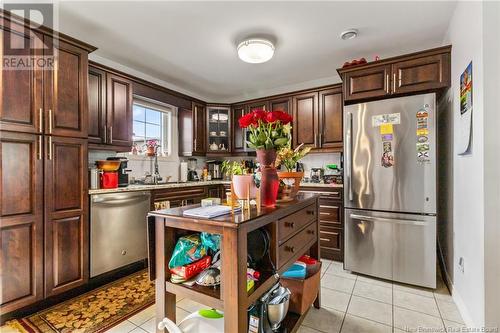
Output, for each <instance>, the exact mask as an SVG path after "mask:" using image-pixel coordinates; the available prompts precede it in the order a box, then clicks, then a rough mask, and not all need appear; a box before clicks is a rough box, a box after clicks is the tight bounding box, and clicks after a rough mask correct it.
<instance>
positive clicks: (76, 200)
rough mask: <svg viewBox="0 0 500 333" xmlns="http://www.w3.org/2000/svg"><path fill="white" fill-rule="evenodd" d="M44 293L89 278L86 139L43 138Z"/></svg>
mask: <svg viewBox="0 0 500 333" xmlns="http://www.w3.org/2000/svg"><path fill="white" fill-rule="evenodd" d="M45 141H46V146H47V148H46V152H45V296H46V297H48V296H52V295H55V294H59V293H61V292H64V291H67V290H69V289H72V288H74V287H77V286H80V285H83V284H85V283H86V282H87V280H88V277H89V261H88V260H89V255H88V254H89V245H88V237H89V236H88V221H87V215H88V214H87V210H88V204H87V202H88V199H87V197H88V195H87V178H88V177H87V158H88V157H87V140H86V139H76V138H64V137H50V136H47V137H45Z"/></svg>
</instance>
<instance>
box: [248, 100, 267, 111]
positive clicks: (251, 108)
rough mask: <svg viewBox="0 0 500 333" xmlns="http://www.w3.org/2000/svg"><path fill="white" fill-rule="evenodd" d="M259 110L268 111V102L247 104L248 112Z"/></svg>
mask: <svg viewBox="0 0 500 333" xmlns="http://www.w3.org/2000/svg"><path fill="white" fill-rule="evenodd" d="M259 109H262V110H266V111H270V109H269V102H268V101H259V102H255V103H251V104H248V111H249V112H253V111H255V110H259Z"/></svg>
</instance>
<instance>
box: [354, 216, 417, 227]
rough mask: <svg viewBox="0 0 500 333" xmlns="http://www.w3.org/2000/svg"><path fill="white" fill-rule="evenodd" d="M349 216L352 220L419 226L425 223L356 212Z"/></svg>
mask: <svg viewBox="0 0 500 333" xmlns="http://www.w3.org/2000/svg"><path fill="white" fill-rule="evenodd" d="M350 216H351V219H353V220H368V221H380V222H390V223H397V224H407V225H421V226H426V225H427V223H426V222H422V221H415V220H408V219H390V218H385V217H374V216H364V215H358V214H351V215H350Z"/></svg>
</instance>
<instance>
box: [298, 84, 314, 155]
mask: <svg viewBox="0 0 500 333" xmlns="http://www.w3.org/2000/svg"><path fill="white" fill-rule="evenodd" d="M292 111H293V146H294V147H297V146H298V145H300V144H301V143H303V144H304V146H307V147H313V148H319V144H318V137H319V135H318V129H319V117H318V92H316V91H314V92H310V93H305V94H300V95H296V96H293V98H292Z"/></svg>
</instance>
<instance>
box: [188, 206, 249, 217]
mask: <svg viewBox="0 0 500 333" xmlns="http://www.w3.org/2000/svg"><path fill="white" fill-rule="evenodd" d="M239 209H240V208H239V207H235V208H234V210H235V211H238V210H239ZM230 213H231V207H230V206H222V205H214V206H207V207H197V208H191V209H187V210H185V211H184V212H183V213H182V214H183V215H185V216H192V217H203V218H207V219H210V218H212V217H217V216H222V215H226V214H230Z"/></svg>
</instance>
